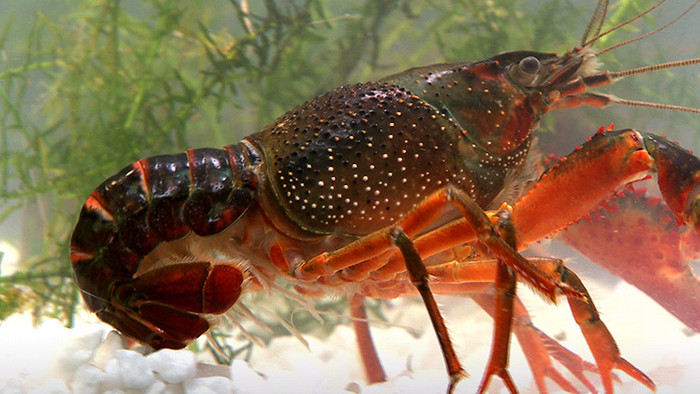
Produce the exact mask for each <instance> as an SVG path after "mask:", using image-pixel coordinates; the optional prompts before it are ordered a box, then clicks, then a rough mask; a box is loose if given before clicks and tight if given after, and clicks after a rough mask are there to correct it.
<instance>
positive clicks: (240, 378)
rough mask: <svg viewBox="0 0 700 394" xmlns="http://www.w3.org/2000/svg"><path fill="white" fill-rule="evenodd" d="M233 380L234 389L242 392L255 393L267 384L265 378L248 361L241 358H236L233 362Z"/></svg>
mask: <svg viewBox="0 0 700 394" xmlns="http://www.w3.org/2000/svg"><path fill="white" fill-rule="evenodd" d="M231 380H232V381H233V388H234V391H235V392H240V393H254V392H255V391H256V389H258V390H259V388H260V387H263V385H264V384H265V379H263V377H262V376H260V374H259V373H257V372H256V371H255V370H253V369H252V368H251V367H250V365H248V363H247V362H245V361H243V360H240V359H235V360H233V363H231Z"/></svg>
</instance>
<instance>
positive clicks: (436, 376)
mask: <svg viewBox="0 0 700 394" xmlns="http://www.w3.org/2000/svg"><path fill="white" fill-rule="evenodd" d="M588 283H589V286H590V290H591V291H592V293H593V296H594V298H595V299H596V302H597V304H598V306H599V308H600V309H601V311H602V312H603V314H604V319H605V321H606V322H607V323H608V326H609V328H610V329H611V331H612V332H613V335H615V337H616V338H617V340H618V344H619V345H620V347H621V349H622V352H623V355H624V356H625V357H626V358H627V359H628V360H629V361H631V362H632V363H633V364H635V365H636V366H638V367H639V368H641V369H642V370H643V371H645V372H646V373H647V374H649V375H650V376H651V377H652V379H654V381H655V382H656V383H657V385H658V392H659V393H686V392H687V393H691V392H694V390H697V388H698V387H700V335H697V334H691V333H690V332H688V330H687V329H684V327H683V326H682V325H681V324H680V323H678V322H677V321H676V320H675V319H674V318H672V317H670V316H669V315H668V314H667V313H666V312H665V311H664V310H663V309H661V308H660V307H658V306H657V305H656V304H655V303H654V302H653V301H650V300H649V299H648V298H647V297H646V296H644V295H643V294H641V293H640V292H638V291H637V290H635V289H634V288H632V287H630V286H629V285H626V284H619V285H616V286H614V287H613V288H611V289H610V290H606V289H605V288H603V286H602V285H595V283H594V284H591V283H590V282H588ZM520 294H521V296H523V297H524V298H525V302H526V304H527V305H528V307H529V308H530V310H531V312H532V313H533V315H534V319H535V323H536V324H537V325H538V326H539V327H541V328H543V329H544V330H545V331H546V332H548V333H549V334H550V335H555V336H559V337H561V338H563V339H562V343H563V344H564V345H565V346H567V347H570V348H572V349H574V350H575V351H576V352H577V353H578V354H580V355H581V356H583V357H584V358H586V359H588V360H590V359H591V357H590V354H589V353H588V351H587V349H586V345H585V342H584V340H583V339H582V338H581V335H580V333H579V331H578V329H577V328H576V327H575V325H574V324H573V322H572V319H571V317H570V315H569V311H568V308H567V307H566V303H565V302H562V303H561V305H559V306H553V305H548V304H545V303H544V302H542V301H541V300H539V298H538V297H536V296H532V295H529V291H528V290H527V289H524V288H522V287H521V290H520ZM440 301H441V302H442V309H443V312H444V314H445V316H446V320H447V323H448V326H449V327H450V330H451V335H452V337H453V340H454V343H455V346H456V348H457V351H458V354H459V356H460V360H461V361H462V362H463V364H464V367H465V368H466V369H467V371H468V372H469V373H470V375H471V378H470V379H466V380H464V381H463V382H462V383H460V384H459V385H458V386H457V391H458V392H464V393H472V392H474V391H475V390H476V386H477V385H478V383H479V380H480V378H481V373H482V372H483V368H484V366H485V363H486V359H487V357H488V351H489V346H490V341H491V338H490V336H491V330H492V327H491V320H490V319H489V318H487V317H486V315H485V314H484V313H483V312H481V311H479V310H478V309H477V308H476V307H475V306H474V305H473V303H471V301H469V300H466V299H461V298H456V297H447V298H442V299H440ZM392 306H393V307H392V308H389V309H388V310H387V314H388V316H389V317H390V319H391V320H392V321H394V322H396V324H397V325H399V326H394V327H386V326H384V325H381V324H374V325H373V334H374V337H375V341H376V342H377V345H378V347H379V352H380V357H381V358H382V361H383V363H384V366H385V368H386V371H387V374H388V376H389V378H390V381H389V382H388V383H384V384H379V385H374V386H367V385H366V384H365V383H364V379H363V375H362V370H361V368H360V365H359V362H358V359H357V355H356V349H355V343H354V334H353V332H352V330H351V328H350V327H349V326H339V327H338V328H336V330H335V331H334V332H333V334H332V335H331V336H330V337H328V338H327V339H326V340H325V341H321V340H319V339H316V338H315V337H312V336H309V335H307V336H305V339H306V340H307V341H308V343H309V350H307V349H306V348H305V347H304V346H303V345H302V344H301V343H300V342H299V341H298V340H296V339H294V338H292V337H280V338H278V339H275V340H274V341H272V342H271V344H270V345H269V346H267V347H265V348H263V347H257V348H255V349H254V350H253V352H252V357H251V359H250V362H245V361H243V360H236V361H234V362H233V365H232V366H231V367H223V366H217V365H214V363H213V361H212V360H211V359H210V358H209V356H207V355H206V354H200V355H195V354H194V353H192V352H190V351H188V350H180V351H173V350H162V351H159V352H155V353H152V354H149V355H147V356H144V355H143V354H141V353H140V352H139V351H138V349H137V350H127V349H124V348H123V346H122V341H121V339H120V337H119V336H118V335H117V334H116V333H114V332H112V331H111V330H110V328H109V327H108V326H106V325H103V324H99V323H96V322H82V321H81V322H79V323H78V324H77V328H75V329H66V328H64V327H63V326H62V325H61V324H60V323H59V322H57V321H54V320H45V321H44V322H43V323H42V324H41V325H40V326H38V327H33V326H32V324H31V319H30V317H29V316H28V315H15V316H12V317H10V318H8V319H6V320H5V321H4V322H2V325H0V360H1V361H0V363H1V364H0V367H1V368H0V392H2V393H71V392H72V393H99V392H107V393H281V392H285V393H343V392H354V393H368V394H372V393H392V392H393V393H444V392H445V388H446V384H447V379H446V373H445V369H444V365H443V362H442V357H441V354H440V352H439V350H438V347H437V341H436V340H435V336H434V334H433V333H432V331H431V330H430V328H429V324H428V322H427V317H426V315H425V311H424V310H423V308H422V306H421V305H420V304H417V303H416V302H415V301H407V300H397V301H395V302H393V303H392ZM406 327H411V329H412V330H415V331H416V332H418V333H420V334H421V335H419V337H418V338H415V337H414V336H412V335H411V334H409V330H407V329H406ZM511 358H512V363H511V373H512V375H513V378H514V379H515V381H516V383H517V384H518V385H519V386H520V387H521V389H522V391H523V392H535V389H534V384H533V382H532V377H531V375H530V372H529V369H528V368H527V366H526V365H525V361H524V358H523V356H522V354H521V351H520V348H519V347H518V346H517V345H514V346H513V350H512V352H511ZM618 376H620V378H621V383H620V384H618V385H617V386H616V389H617V390H618V392H622V393H646V392H648V390H647V389H646V388H645V387H643V386H642V385H641V384H638V383H636V382H635V381H633V380H631V379H630V378H628V377H627V376H626V375H622V374H618ZM590 378H591V380H592V381H593V382H594V383H596V382H597V380H595V379H596V378H595V376H593V375H591V377H590ZM494 380H495V381H494V383H492V385H491V390H490V392H505V390H504V389H503V386H502V385H501V384H500V382H499V381H498V379H494ZM551 390H552V392H556V387H552V388H551Z"/></svg>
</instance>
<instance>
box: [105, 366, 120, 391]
mask: <svg viewBox="0 0 700 394" xmlns="http://www.w3.org/2000/svg"><path fill="white" fill-rule="evenodd" d="M103 370H104V372H105V380H104V384H103V385H102V388H103V389H104V390H117V389H118V388H120V387H121V386H122V383H121V379H120V378H119V361H117V359H116V358H113V359H111V360H108V361H107V362H106V363H105V366H104V369H103Z"/></svg>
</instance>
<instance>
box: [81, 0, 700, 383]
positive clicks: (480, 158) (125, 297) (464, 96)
mask: <svg viewBox="0 0 700 394" xmlns="http://www.w3.org/2000/svg"><path fill="white" fill-rule="evenodd" d="M606 7H607V1H605V2H601V3H600V5H599V9H598V10H597V11H596V14H595V16H594V17H593V20H592V22H591V29H589V31H588V32H587V33H586V35H585V36H584V38H583V40H582V42H581V45H580V46H578V47H576V48H574V49H572V50H570V51H569V52H567V53H565V54H563V55H557V54H552V53H540V52H532V51H517V52H508V53H503V54H500V55H496V56H494V57H492V58H490V59H486V60H481V61H476V62H464V63H441V64H434V65H430V66H425V67H419V68H413V69H410V70H407V71H404V72H401V73H398V74H394V75H391V76H388V77H385V78H382V79H380V80H378V81H373V82H365V83H358V84H355V85H348V86H343V87H340V88H338V89H335V90H332V91H330V92H328V93H326V94H323V95H321V96H319V97H316V98H314V99H313V100H310V101H308V102H306V103H304V104H302V105H300V106H299V107H297V108H294V109H292V110H290V111H289V112H287V113H286V114H284V115H282V116H281V117H280V118H278V119H277V120H276V121H274V122H273V123H272V124H270V125H268V126H267V127H265V128H264V129H262V130H261V131H259V132H257V133H255V134H252V135H250V136H248V137H246V138H244V139H243V140H242V141H240V142H239V143H237V144H235V145H228V146H225V147H224V148H223V149H211V148H202V149H190V150H187V151H186V152H184V153H179V154H169V155H159V156H153V157H149V158H145V159H141V160H139V161H137V162H135V163H133V164H131V165H129V166H127V167H125V168H124V169H122V170H121V171H120V172H118V173H117V174H116V175H114V176H112V177H109V178H108V179H107V180H106V181H104V183H102V184H101V185H100V186H98V187H97V189H95V191H94V192H92V194H91V195H90V196H89V198H88V199H87V201H86V202H85V205H84V206H83V208H82V211H81V212H80V218H79V220H78V223H77V225H76V227H75V230H74V233H73V236H72V240H71V262H72V266H73V269H74V271H75V277H76V281H77V283H78V285H79V286H80V289H81V293H82V296H83V298H84V300H85V302H86V304H87V306H88V308H89V309H90V310H91V311H93V312H95V313H96V314H97V315H98V316H99V318H100V319H102V320H104V321H105V322H107V323H109V324H111V325H112V326H114V327H115V328H117V329H118V330H119V331H120V332H122V333H123V334H125V335H126V336H128V337H131V338H133V339H135V340H137V341H140V342H143V343H145V344H148V345H150V346H151V347H153V348H154V349H160V348H182V347H185V346H187V345H188V344H189V343H191V342H193V341H194V340H196V339H197V338H198V337H199V336H201V335H203V334H204V333H206V332H207V331H208V330H209V329H210V328H211V327H212V323H213V322H214V321H215V319H214V317H215V316H217V315H222V314H224V313H226V312H227V311H228V310H229V309H230V308H231V307H232V306H233V305H234V304H235V303H236V302H237V301H238V299H239V297H240V296H241V294H243V293H245V292H251V291H255V290H259V289H261V288H263V289H264V288H269V287H270V286H272V284H273V283H274V282H275V281H276V280H277V278H281V279H282V280H284V281H286V282H288V283H289V284H290V285H291V286H292V287H293V288H294V289H295V291H296V292H298V293H300V294H302V295H304V296H321V295H325V294H339V295H343V296H345V297H347V298H348V299H349V300H350V301H351V307H352V308H351V314H352V316H353V317H355V318H357V320H356V321H355V329H356V332H357V334H358V342H359V346H360V348H361V354H362V362H363V365H364V366H365V369H366V372H367V376H368V379H369V380H370V381H371V382H378V381H382V380H383V379H384V378H385V377H384V374H383V372H382V369H381V364H380V363H379V360H378V358H377V355H376V351H375V350H374V347H373V345H372V342H371V337H370V336H369V329H368V325H367V323H366V320H364V319H363V317H364V313H365V312H364V308H363V299H364V298H365V297H373V298H396V297H404V296H413V295H419V296H420V297H421V298H422V300H423V302H424V304H425V306H426V309H427V311H428V314H429V316H430V319H431V322H432V324H433V327H434V329H435V332H436V334H437V336H438V339H439V343H440V346H441V350H442V354H443V356H444V359H445V363H446V366H447V371H448V374H449V388H448V390H449V391H451V390H452V389H453V388H454V385H455V384H456V383H457V382H458V381H459V380H460V379H462V378H463V377H464V376H465V372H464V370H463V369H462V367H461V365H460V362H459V358H458V356H457V354H456V353H455V351H454V349H453V346H452V343H451V341H450V338H449V335H448V331H447V328H446V325H445V322H444V321H443V318H442V315H441V313H440V311H439V309H438V307H437V304H436V302H435V299H434V297H433V294H467V295H469V296H470V297H472V298H473V299H474V300H475V301H477V303H478V304H479V305H481V306H482V307H483V308H484V309H486V310H488V311H489V312H490V313H491V314H492V316H493V318H494V321H495V323H494V330H495V333H494V342H493V344H492V348H491V350H492V351H491V356H490V359H489V361H488V367H487V369H486V372H485V374H484V377H483V380H482V381H481V385H480V389H479V391H484V390H486V388H487V387H488V384H489V382H490V379H491V378H492V377H493V376H498V377H500V378H501V379H502V380H503V381H504V383H505V384H506V386H507V387H508V389H509V390H510V391H512V392H515V391H516V387H515V383H514V382H513V380H512V379H511V377H510V375H509V373H508V369H507V367H508V350H509V346H510V336H511V335H510V334H511V332H515V334H516V335H518V338H519V340H521V341H528V343H527V345H528V346H527V348H528V349H530V350H529V352H528V353H527V354H526V356H527V357H528V359H529V360H530V361H531V364H532V363H539V365H540V366H542V365H544V366H545V367H542V368H540V369H538V371H540V372H536V373H535V380H536V383H537V386H538V388H539V389H540V390H541V391H543V392H544V391H546V388H545V386H544V379H545V377H550V378H552V379H553V380H555V381H556V382H557V383H558V384H559V385H561V386H562V387H563V388H564V389H566V390H569V391H572V390H574V389H573V387H572V386H571V384H570V383H569V382H568V381H566V379H564V378H563V377H562V376H561V375H560V374H559V373H558V372H557V371H556V370H555V369H554V368H553V367H552V361H553V358H556V357H559V356H560V354H559V353H557V354H550V352H549V350H548V349H551V348H552V346H553V345H552V344H551V342H554V340H553V339H551V338H549V337H547V336H546V335H544V334H543V333H541V332H539V331H538V330H537V329H536V328H534V326H532V325H518V326H514V325H513V316H514V314H516V315H518V316H520V317H527V312H525V311H524V308H522V305H521V304H520V303H519V301H518V299H517V296H516V283H517V282H518V281H520V282H524V283H526V284H528V285H530V286H531V287H532V288H533V289H534V290H535V291H536V292H538V293H540V294H541V295H543V296H544V297H545V298H547V299H550V300H554V299H555V298H556V297H557V296H560V295H563V296H565V297H566V299H567V301H568V303H569V306H570V308H571V311H572V314H573V317H574V319H575V320H576V322H577V323H578V325H579V326H580V329H581V331H582V333H583V335H584V337H585V338H586V341H587V342H588V345H589V347H590V350H591V352H592V354H593V357H594V359H595V363H596V365H597V370H598V373H599V374H600V377H601V379H602V382H603V387H604V389H605V391H606V392H613V375H612V371H613V370H614V369H619V370H622V371H624V372H626V373H627V374H629V375H630V376H632V377H633V378H634V379H636V380H638V381H639V382H641V383H642V384H643V385H645V386H647V387H649V388H650V389H652V390H653V389H654V387H655V386H654V383H653V382H652V381H651V379H650V378H649V377H647V376H646V375H645V374H644V373H643V372H642V371H640V370H638V369H637V368H636V367H634V366H633V365H632V364H631V363H630V362H628V361H627V360H625V359H624V358H623V357H622V356H621V354H620V351H619V349H618V347H617V345H616V343H615V340H614V339H613V336H612V335H611V333H610V332H609V331H608V329H607V328H606V326H605V324H604V323H603V321H602V320H601V319H600V316H599V314H598V311H597V310H596V308H595V305H594V302H593V299H592V297H591V296H590V295H589V293H588V291H587V290H586V288H585V287H584V285H583V283H582V282H581V280H579V278H578V277H577V276H576V274H575V273H574V272H572V271H571V270H569V269H568V268H567V267H566V266H565V265H564V264H563V262H562V261H561V260H560V259H558V258H555V257H549V256H544V257H524V256H523V255H522V254H521V253H520V252H521V251H523V250H525V249H526V248H527V247H528V246H529V245H530V244H532V243H534V242H536V241H538V240H540V239H542V238H544V237H547V236H553V235H554V234H555V233H557V232H558V231H560V230H562V229H563V228H565V227H566V226H568V225H570V224H572V223H574V222H575V221H577V220H578V219H580V218H582V217H587V216H588V215H590V214H591V212H593V211H595V210H596V208H597V207H598V206H599V205H600V204H601V203H603V202H605V201H607V200H608V199H610V198H611V196H613V195H615V194H617V193H619V191H620V190H621V189H624V187H625V186H626V185H629V184H630V183H632V182H635V181H638V180H640V179H645V178H646V177H648V176H649V174H655V175H656V179H657V182H658V185H659V188H660V190H661V193H662V194H663V198H664V199H665V202H666V204H665V205H663V206H662V208H660V209H666V210H667V212H670V215H672V216H673V218H674V220H675V221H676V222H677V224H678V225H679V226H688V228H689V230H688V231H689V232H692V233H693V234H694V235H695V234H697V232H698V229H700V227H699V226H700V223H699V222H698V217H699V215H700V197H699V196H700V194H699V193H698V191H699V189H698V185H699V184H700V160H698V158H697V157H695V156H694V155H693V154H691V153H690V152H689V151H687V150H685V149H683V148H682V147H680V146H678V145H676V144H674V143H671V142H669V141H667V140H665V139H664V138H661V137H659V136H657V135H655V134H652V133H648V132H641V131H636V130H630V129H626V130H612V129H611V128H601V129H600V130H599V131H598V132H597V133H595V134H594V135H593V136H591V137H590V138H589V139H588V140H587V141H586V142H585V143H583V144H582V145H581V146H580V147H578V148H577V149H576V150H575V151H574V152H573V153H571V154H570V155H568V156H566V157H565V158H564V159H562V160H561V161H559V162H557V163H556V164H555V165H543V164H542V160H541V156H540V155H539V154H537V152H536V151H535V149H533V143H534V141H535V136H534V135H533V131H534V130H535V129H536V128H537V127H538V124H539V121H540V120H541V118H542V117H543V116H544V115H545V114H546V113H547V112H549V111H552V110H557V109H560V108H571V107H578V106H594V107H603V106H606V105H609V104H623V105H624V104H632V105H647V104H646V103H639V102H628V101H625V100H622V99H617V98H615V97H613V96H610V95H606V94H602V93H595V92H592V91H591V90H590V89H592V88H595V87H597V86H600V85H606V84H609V83H611V82H614V81H615V80H617V79H620V78H622V77H625V76H629V75H634V74H638V73H642V72H646V71H651V70H652V69H666V68H672V67H678V66H684V65H690V64H697V63H700V59H691V60H687V61H683V62H675V63H669V64H664V65H657V66H652V67H648V68H642V69H634V70H628V71H623V72H610V71H598V70H597V65H598V64H597V58H596V55H597V53H596V51H595V50H594V49H593V48H592V46H593V44H594V43H595V42H596V41H597V40H598V39H599V38H600V37H602V36H604V35H605V34H607V32H604V33H601V25H602V23H603V20H604V19H605V11H603V10H604V9H605V8H606ZM691 7H692V6H691ZM612 31H614V29H613V30H612ZM648 105H649V106H656V107H661V108H664V107H666V108H671V109H677V110H688V111H694V112H698V111H697V110H695V109H692V108H681V107H674V106H662V105H651V104H648ZM603 231H604V230H596V231H594V232H593V233H597V234H598V236H602V238H605V233H603ZM650 231H656V230H654V229H652V230H650ZM589 233H590V232H589ZM694 235H693V236H694ZM567 239H572V241H571V242H572V243H573V244H577V247H579V248H581V249H584V250H586V251H588V252H590V253H591V254H592V255H596V252H595V251H594V250H595V249H596V248H595V245H592V244H591V243H590V242H588V243H587V240H586V238H585V234H579V235H575V236H574V235H572V233H568V236H567ZM601 245H602V243H601ZM600 253H601V254H603V255H607V256H609V255H610V251H609V250H606V249H602V248H601V249H600ZM601 258H602V259H606V257H605V256H602V257H601ZM607 259H612V260H616V262H610V263H608V264H610V265H614V264H618V265H621V266H626V267H634V264H635V261H626V260H625V252H624V251H620V253H619V254H618V255H613V256H612V257H607ZM646 268H648V269H649V270H650V272H649V274H650V275H649V278H647V276H646V275H640V274H638V273H632V274H630V275H633V276H634V275H636V278H638V279H639V281H640V282H644V283H642V286H644V285H646V286H650V287H649V289H650V290H646V291H648V292H649V293H650V294H651V295H652V296H654V294H656V295H658V297H659V299H660V302H662V303H664V302H668V301H669V299H668V297H664V294H667V293H668V292H669V291H673V298H674V299H679V300H681V303H682V304H683V305H682V306H679V305H675V306H674V307H672V308H669V309H670V310H671V311H672V312H673V313H675V314H676V315H677V316H678V317H679V318H680V319H682V320H683V321H684V322H686V324H688V325H690V326H691V327H692V328H693V329H695V330H696V331H700V317H699V316H698V310H700V309H699V308H700V296H699V295H700V285H699V284H698V279H697V277H695V276H694V275H693V274H692V271H691V270H690V269H689V268H688V266H687V265H683V264H679V262H678V261H674V262H671V263H667V262H664V261H659V262H658V264H657V266H656V267H655V268H654V266H653V262H652V264H651V265H650V266H649V267H646ZM629 270H639V268H636V269H635V268H628V271H629ZM652 276H655V277H654V278H653V279H651V278H652ZM652 293H653V294H652ZM253 310H254V308H253ZM542 371H544V372H542ZM572 372H574V371H572ZM574 373H575V372H574ZM576 376H577V377H578V378H579V379H581V380H582V381H584V382H585V383H587V380H586V378H585V377H584V376H583V375H582V374H577V375H576ZM589 387H590V386H589Z"/></svg>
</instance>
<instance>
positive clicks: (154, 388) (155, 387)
mask: <svg viewBox="0 0 700 394" xmlns="http://www.w3.org/2000/svg"><path fill="white" fill-rule="evenodd" d="M171 391H173V390H168V385H167V384H165V383H163V382H161V381H160V380H156V381H155V382H154V383H153V384H152V385H151V386H150V387H149V388H148V391H146V392H145V393H144V394H166V393H169V392H171Z"/></svg>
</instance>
